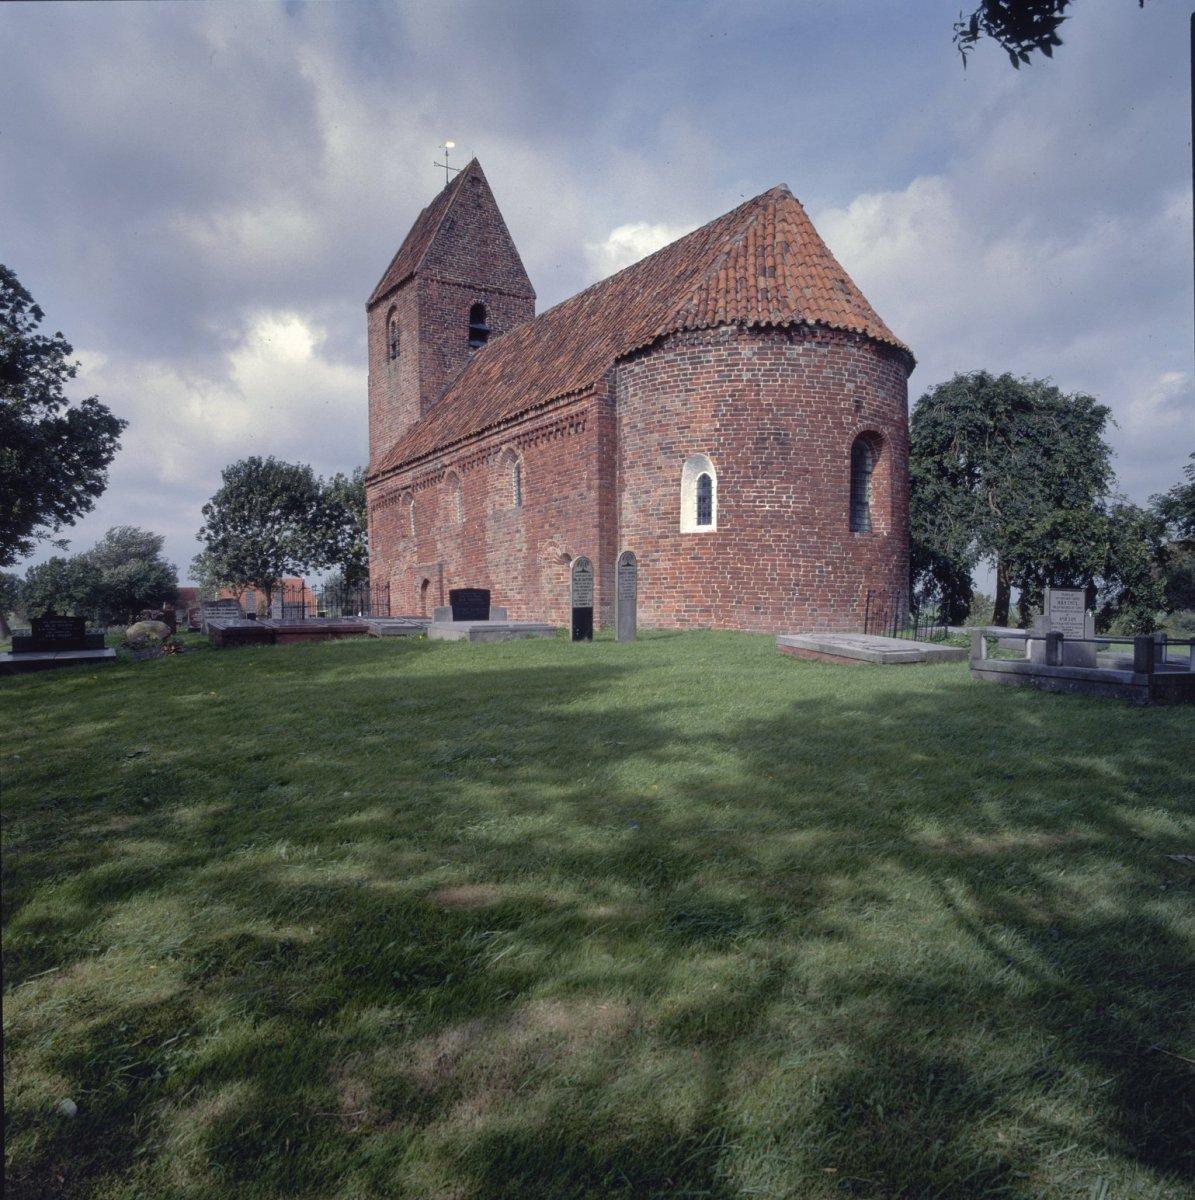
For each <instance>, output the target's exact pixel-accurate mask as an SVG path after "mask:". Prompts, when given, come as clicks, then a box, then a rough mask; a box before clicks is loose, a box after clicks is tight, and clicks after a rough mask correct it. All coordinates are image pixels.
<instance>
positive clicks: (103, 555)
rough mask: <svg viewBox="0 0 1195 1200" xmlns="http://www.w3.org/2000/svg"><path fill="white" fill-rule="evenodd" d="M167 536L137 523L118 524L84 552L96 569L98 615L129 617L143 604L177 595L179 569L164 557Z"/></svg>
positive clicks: (152, 605)
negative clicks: (142, 527)
mask: <svg viewBox="0 0 1195 1200" xmlns="http://www.w3.org/2000/svg"><path fill="white" fill-rule="evenodd" d="M165 541H166V539H165V538H164V537H162V535H161V534H158V533H150V532H149V530H147V529H138V528H137V527H136V526H134V525H117V526H114V527H113V528H112V529H109V530H108V532H107V533H106V534H104V536H103V537H102V538H101V539H100V540H99V541H98V542H97V543H96V544H95V546H93V547H92V548H91V549H90V550H88V551H87V553H86V554H85V555H84V556H83V557H85V558H86V559H87V560H88V561H89V562H90V563H91V565H92V566H93V567H95V569H96V572H97V578H96V583H95V592H94V605H95V609H96V615H97V617H98V619H100V620H102V621H105V622H109V621H128V620H133V619H135V618H136V615H137V613H138V612H140V610H141V609H143V608H157V607H159V606H160V605H162V604H164V603H165V602H167V601H170V602H171V603H173V602H174V601H175V600H177V599H178V572H177V571H176V570H175V569H174V566H173V565H172V564H171V563H168V562H166V561H165V559H163V558H162V546H163V545H164V543H165Z"/></svg>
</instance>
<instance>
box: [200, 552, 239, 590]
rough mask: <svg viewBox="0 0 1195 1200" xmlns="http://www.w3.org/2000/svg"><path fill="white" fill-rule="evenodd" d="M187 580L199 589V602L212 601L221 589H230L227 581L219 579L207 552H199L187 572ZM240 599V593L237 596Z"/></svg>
mask: <svg viewBox="0 0 1195 1200" xmlns="http://www.w3.org/2000/svg"><path fill="white" fill-rule="evenodd" d="M187 578H188V579H190V580H191V582H192V583H194V584H195V585H196V586H197V587H198V588H199V598H200V599H201V600H214V599H215V598H216V595H217V593H218V592H219V591H220V589H221V588H222V587H231V584H229V582H228V580H226V579H221V578H220V573H219V571H217V569H216V562H215V560H214V559H213V558H212V556H211V554H210V553H209V552H208V551H207V550H201V551H200V552H199V553H198V554H197V555H195V557H194V558H193V559H191V566H190V567H189V568H188V570H187ZM237 599H240V593H239V592H238V594H237Z"/></svg>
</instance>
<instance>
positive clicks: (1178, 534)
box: [1150, 453, 1195, 542]
mask: <svg viewBox="0 0 1195 1200" xmlns="http://www.w3.org/2000/svg"><path fill="white" fill-rule="evenodd" d="M1189 458H1190V461H1189V462H1188V463H1187V465H1186V466H1185V467H1183V476H1184V477H1185V479H1186V481H1187V482H1186V483H1176V484H1175V485H1174V487H1172V488H1171V489H1170V491H1168V492H1163V493H1162V495H1160V496H1154V497H1153V499H1152V500H1151V502H1150V503H1152V504H1153V506H1154V509H1155V510H1156V512H1157V513H1158V515H1159V516H1160V517H1161V518H1162V520H1163V521H1165V522H1166V525H1167V531H1168V532H1169V534H1170V536H1171V537H1173V538H1174V539H1175V540H1176V541H1180V542H1195V453H1192V454H1191V455H1190V456H1189Z"/></svg>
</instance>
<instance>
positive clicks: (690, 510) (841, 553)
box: [616, 326, 909, 632]
mask: <svg viewBox="0 0 1195 1200" xmlns="http://www.w3.org/2000/svg"><path fill="white" fill-rule="evenodd" d="M616 410H617V423H618V446H619V465H620V470H619V477H618V531H619V538H620V544H621V546H622V547H624V548H628V549H632V550H634V551H635V553H636V554H637V555H639V561H640V582H639V589H640V590H639V614H640V620H641V622H642V623H643V624H645V625H648V626H651V625H657V626H672V627H681V628H683V627H702V628H716V629H744V630H760V631H769V632H776V631H783V630H786V629H789V630H792V629H846V628H850V627H852V626H856V625H858V624H859V623H860V622H861V620H862V616H863V607H864V605H865V604H866V596H867V592H868V590H869V589H870V590H872V591H873V592H875V593H885V594H890V593H891V592H893V591H895V590H899V589H900V588H902V587H904V586H906V585H907V581H908V557H909V548H908V421H907V368H906V364H905V360H904V358H903V356H902V355H900V354H899V353H897V352H895V351H894V350H892V349H891V348H889V347H886V346H882V345H880V344H878V343H876V342H873V341H870V340H868V339H866V338H863V337H860V336H858V335H855V334H849V333H840V332H837V331H835V330H820V329H814V328H810V327H807V326H805V327H796V328H790V329H744V328H739V327H724V328H721V329H715V330H703V331H701V332H697V333H681V334H677V335H675V336H673V337H671V338H668V339H666V340H665V341H664V342H663V343H662V344H660V345H657V346H654V347H652V348H651V349H650V350H648V351H645V352H642V353H640V354H639V355H637V356H636V357H635V358H634V359H633V360H632V361H628V362H625V363H622V364H620V366H619V369H618V380H617V405H616ZM859 438H863V439H864V440H865V443H866V445H867V447H868V450H869V454H870V459H871V470H870V473H869V478H867V479H865V480H864V479H860V478H859V472H858V471H856V472H855V474H856V479H855V483H856V488H855V492H856V505H855V511H856V514H858V512H859V504H860V503H861V502H862V503H866V505H867V509H868V511H869V516H870V520H869V521H867V522H865V524H866V525H867V526H868V527H867V528H862V529H852V524H859V523H860V522H858V521H856V522H852V519H851V517H852V447H853V446H854V445H855V442H856V440H857V439H859ZM697 456H702V457H704V458H706V459H708V460H709V462H710V463H711V464H712V466H713V468H714V471H715V472H716V474H715V486H716V494H715V497H714V503H715V505H716V507H715V509H714V519H713V520H712V521H710V522H708V523H707V524H705V525H701V524H698V523H696V517H697V515H698V514H697V511H696V510H697V504H698V497H697V496H696V495H695V492H694V490H693V489H691V488H690V487H688V486H686V484H687V481H686V479H685V467H686V463H689V462H691V461H692V460H693V459H694V458H695V457H697ZM857 458H858V456H857V455H856V459H857ZM860 484H865V485H866V490H865V492H864V493H863V495H862V497H860V495H859V492H860V488H859V485H860ZM702 515H705V514H702Z"/></svg>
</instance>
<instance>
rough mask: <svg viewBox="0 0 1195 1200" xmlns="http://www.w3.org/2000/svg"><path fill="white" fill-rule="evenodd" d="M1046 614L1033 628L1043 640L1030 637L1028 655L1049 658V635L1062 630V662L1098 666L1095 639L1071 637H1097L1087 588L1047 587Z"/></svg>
mask: <svg viewBox="0 0 1195 1200" xmlns="http://www.w3.org/2000/svg"><path fill="white" fill-rule="evenodd" d="M1043 609H1044V611H1043V612H1042V615H1041V616H1040V617H1038V618H1037V620H1036V621H1034V623H1033V632H1034V633H1035V634H1037V635H1038V637H1039V638H1040V640H1030V641H1029V642H1028V643H1027V645H1026V657H1027V658H1029V659H1030V660H1031V661H1033V662H1040V663H1044V662H1045V661H1046V642H1045V636H1046V634H1049V633H1060V634H1062V637H1063V642H1062V663H1061V665H1062V666H1064V667H1094V666H1096V665H1097V661H1096V649H1097V647H1096V645H1095V643H1094V642H1090V641H1082V640H1075V641H1072V640H1071V639H1083V638H1093V637H1095V617H1094V616H1093V615H1092V614H1091V613H1090V612H1088V611H1087V591H1086V589H1085V588H1046V594H1045V600H1044V602H1043Z"/></svg>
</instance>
